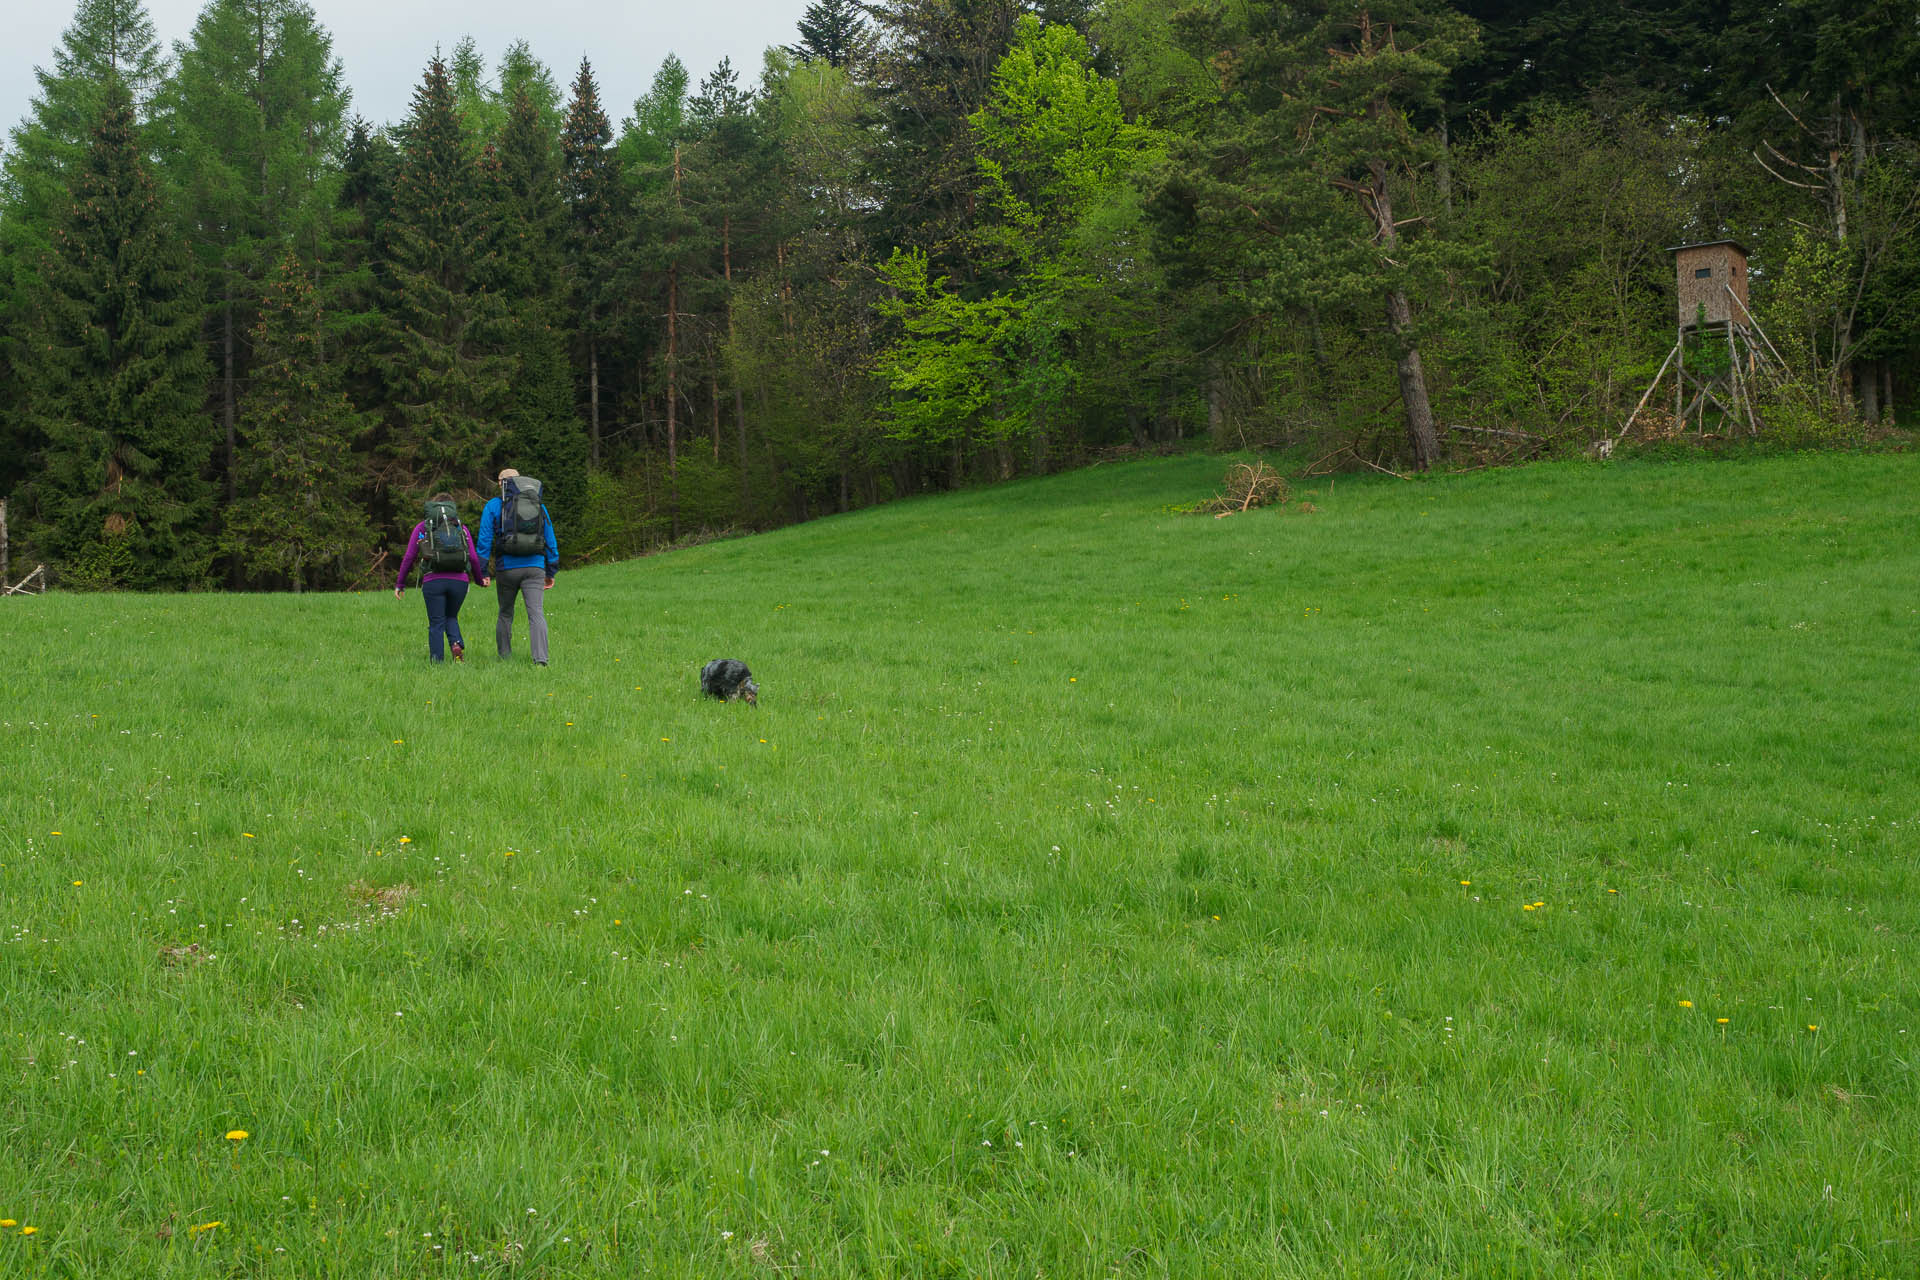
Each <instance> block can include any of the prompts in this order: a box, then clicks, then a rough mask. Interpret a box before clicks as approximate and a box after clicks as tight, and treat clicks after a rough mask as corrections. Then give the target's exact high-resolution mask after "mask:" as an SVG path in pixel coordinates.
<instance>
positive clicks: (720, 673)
mask: <svg viewBox="0 0 1920 1280" xmlns="http://www.w3.org/2000/svg"><path fill="white" fill-rule="evenodd" d="M700 692H701V693H704V694H706V695H707V696H708V697H709V698H718V699H720V701H722V702H736V701H737V702H744V703H746V704H748V705H749V706H755V707H757V706H759V705H760V686H759V685H757V684H755V683H754V682H753V672H751V671H749V670H747V664H746V663H744V662H742V661H740V660H739V659H738V658H715V659H714V660H713V661H712V662H709V663H708V664H707V665H706V666H704V667H702V668H700Z"/></svg>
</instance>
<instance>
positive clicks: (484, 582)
mask: <svg viewBox="0 0 1920 1280" xmlns="http://www.w3.org/2000/svg"><path fill="white" fill-rule="evenodd" d="M480 585H481V586H483V587H490V586H492V585H493V579H492V578H489V577H488V576H487V575H486V574H484V573H483V574H481V575H480Z"/></svg>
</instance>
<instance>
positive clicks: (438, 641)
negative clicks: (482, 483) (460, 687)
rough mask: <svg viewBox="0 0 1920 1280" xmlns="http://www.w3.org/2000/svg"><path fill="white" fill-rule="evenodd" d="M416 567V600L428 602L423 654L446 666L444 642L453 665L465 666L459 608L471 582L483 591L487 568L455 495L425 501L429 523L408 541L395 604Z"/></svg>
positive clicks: (438, 495) (416, 529) (415, 529)
mask: <svg viewBox="0 0 1920 1280" xmlns="http://www.w3.org/2000/svg"><path fill="white" fill-rule="evenodd" d="M416 560H418V561H419V562H420V595H421V597H422V598H423V599H425V600H426V602H427V653H428V654H429V655H430V656H431V657H432V658H433V660H434V661H435V662H444V661H446V658H445V648H444V645H443V643H442V641H443V640H446V641H451V642H452V644H453V660H454V661H455V662H465V661H466V653H467V647H466V645H465V643H463V641H462V638H461V635H460V606H461V604H463V603H464V602H465V601H466V598H467V583H468V581H469V579H471V580H472V581H474V582H478V583H479V584H480V585H481V586H483V587H484V586H486V585H487V567H486V565H484V564H482V563H481V562H480V557H479V556H478V555H476V554H475V553H474V549H473V534H472V533H471V532H470V531H469V530H468V529H467V526H466V525H464V524H462V523H461V522H460V512H459V510H458V509H457V508H456V507H455V506H454V505H453V495H452V494H448V493H436V494H434V495H433V497H432V498H430V499H429V500H428V501H427V518H426V519H424V520H422V521H421V522H420V523H419V524H416V525H415V526H413V532H412V533H411V534H409V535H408V536H407V554H406V555H405V556H403V557H402V558H401V560H400V576H399V578H398V579H397V580H395V582H394V584H393V598H394V599H395V600H398V599H399V598H400V596H401V593H402V592H404V591H405V590H406V587H407V573H408V571H410V570H411V569H412V568H413V563H414V561H416Z"/></svg>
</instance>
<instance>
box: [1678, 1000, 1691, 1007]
mask: <svg viewBox="0 0 1920 1280" xmlns="http://www.w3.org/2000/svg"><path fill="white" fill-rule="evenodd" d="M1680 1007H1681V1008H1682V1009H1691V1008H1693V1001H1691V1000H1682V1001H1681V1002H1680Z"/></svg>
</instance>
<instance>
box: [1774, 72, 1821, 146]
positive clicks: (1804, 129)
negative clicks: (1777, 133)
mask: <svg viewBox="0 0 1920 1280" xmlns="http://www.w3.org/2000/svg"><path fill="white" fill-rule="evenodd" d="M1767 92H1768V93H1770V94H1773V100H1774V101H1775V102H1778V103H1779V104H1780V109H1781V110H1782V111H1784V112H1786V113H1787V118H1788V119H1789V120H1792V121H1793V122H1794V123H1795V124H1797V125H1799V126H1800V130H1801V132H1803V133H1805V134H1806V135H1807V136H1808V137H1809V138H1812V139H1813V140H1814V141H1815V142H1818V141H1820V135H1819V134H1817V133H1815V132H1814V131H1813V130H1811V129H1809V128H1807V124H1806V121H1804V120H1802V119H1801V118H1800V117H1799V116H1796V115H1794V114H1793V108H1792V107H1790V106H1788V105H1787V104H1786V102H1785V101H1784V100H1783V99H1782V98H1781V97H1780V95H1779V94H1777V93H1774V91H1773V86H1772V85H1768V86H1767Z"/></svg>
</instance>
